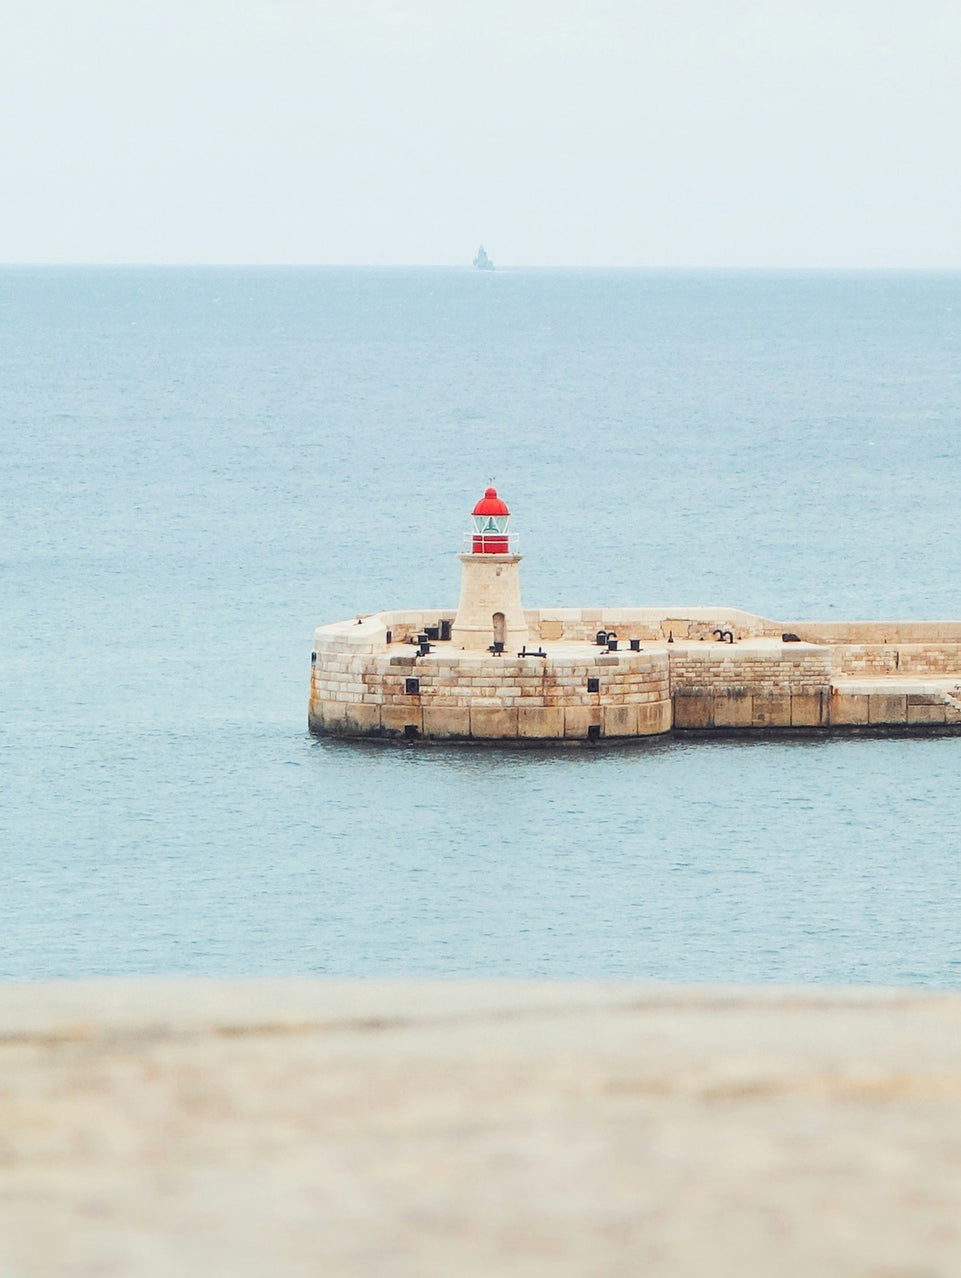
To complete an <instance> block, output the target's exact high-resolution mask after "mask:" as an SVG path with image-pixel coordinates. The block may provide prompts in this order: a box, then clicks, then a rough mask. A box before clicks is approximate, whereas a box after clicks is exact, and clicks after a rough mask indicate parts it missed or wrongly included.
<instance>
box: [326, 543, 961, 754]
mask: <svg viewBox="0 0 961 1278" xmlns="http://www.w3.org/2000/svg"><path fill="white" fill-rule="evenodd" d="M465 558H466V559H467V560H468V561H469V563H470V565H471V569H472V571H473V570H474V568H475V566H476V565H475V562H474V561H475V560H477V561H483V560H484V558H485V557H484V556H466V557H465ZM486 558H487V560H488V561H489V562H486V563H484V562H482V563H481V567H482V568H483V569H484V570H485V571H487V572H488V575H491V574H492V573H493V571H495V570H496V568H497V567H498V566H501V561H502V560H503V561H504V562H505V563H506V561H507V560H508V559H510V556H506V555H505V556H493V555H492V556H487V557H486ZM510 566H512V567H513V566H516V565H515V564H513V561H512V565H510ZM477 571H480V569H477ZM477 593H478V592H477V591H476V590H475V591H474V594H477ZM514 593H516V592H514ZM511 598H513V595H511ZM506 607H507V605H506V604H505V608H506ZM511 607H513V605H511ZM462 611H463V609H462ZM481 611H483V610H481ZM508 612H509V613H510V615H509V616H508V614H507V613H505V614H503V615H504V617H505V626H506V627H507V628H506V629H505V632H504V633H505V634H507V635H508V636H510V637H512V638H513V639H514V640H516V643H519V644H520V646H519V647H518V646H516V643H515V644H513V645H507V646H505V650H504V651H503V652H502V653H500V652H493V651H487V650H486V649H481V648H479V647H478V644H479V640H478V639H477V635H478V634H480V630H479V629H478V628H477V627H475V629H474V630H470V632H469V636H468V637H469V640H470V642H468V641H467V640H466V639H465V638H464V635H465V634H467V631H463V633H461V632H459V631H458V629H457V627H456V626H455V625H454V617H455V614H454V612H453V610H446V611H445V610H443V609H440V610H425V611H420V612H384V613H377V614H374V615H371V616H364V617H359V618H354V619H351V620H350V621H346V622H341V623H335V624H334V625H329V626H322V627H320V629H318V630H317V632H316V634H315V638H314V651H313V654H312V678H311V690H310V707H309V714H308V721H309V725H310V729H311V731H313V732H315V733H317V734H320V735H334V736H369V737H383V738H403V739H414V738H426V739H436V740H454V741H457V740H461V741H492V740H509V741H538V740H540V741H555V742H557V741H584V740H587V741H599V740H604V739H614V740H617V739H630V738H638V737H649V736H657V735H662V734H664V733H667V732H670V731H671V730H672V729H673V730H677V731H685V732H732V731H755V730H759V731H776V730H783V729H787V730H792V731H801V732H810V731H819V730H820V731H827V730H837V729H848V730H852V731H896V730H900V731H905V732H924V731H932V730H937V731H961V622H938V621H933V622H825V623H820V622H775V621H772V620H770V619H768V618H764V617H761V616H757V615H755V614H752V613H746V612H742V611H740V610H738V609H731V608H700V609H680V608H673V609H650V608H647V609H645V608H619V609H610V608H608V609H554V610H540V611H537V610H533V611H527V612H525V613H524V614H523V624H522V622H521V619H520V618H519V617H518V616H516V615H515V612H516V609H515V611H514V612H510V609H509V608H508ZM471 615H472V614H471ZM508 622H509V623H510V624H509V625H508V624H507V623H508ZM479 625H480V623H479V622H478V627H479ZM441 634H445V635H448V636H449V638H448V639H442V638H440V637H439V636H440V635H441ZM518 635H522V636H523V640H522V641H521V640H517V636H518Z"/></svg>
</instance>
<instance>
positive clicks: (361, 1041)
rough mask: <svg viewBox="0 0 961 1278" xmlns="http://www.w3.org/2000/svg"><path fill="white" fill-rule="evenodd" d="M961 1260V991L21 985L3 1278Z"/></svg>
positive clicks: (823, 1266)
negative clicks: (939, 993)
mask: <svg viewBox="0 0 961 1278" xmlns="http://www.w3.org/2000/svg"><path fill="white" fill-rule="evenodd" d="M540 1274H550V1275H565V1276H566V1275H591V1276H595V1275H603V1276H605V1278H606V1276H608V1275H610V1278H615V1276H616V1278H624V1276H633V1275H639V1276H640V1275H643V1276H644V1278H649V1276H657V1275H685V1276H686V1275H692V1276H693V1275H697V1276H698V1278H706V1276H714V1275H724V1276H726V1275H731V1276H732V1278H734V1276H735V1275H737V1278H745V1276H748V1275H759V1276H760V1275H764V1276H765V1278H791V1276H793V1275H799V1276H800V1275H804V1276H805V1278H810V1276H817V1278H830V1276H832V1275H842V1274H843V1275H858V1276H861V1275H864V1276H865V1278H866V1276H868V1275H870V1276H871V1278H932V1276H934V1275H939V1276H940V1275H944V1278H949V1276H950V1278H956V1276H957V1275H959V1274H961V996H957V995H953V994H951V995H938V994H930V993H921V992H916V991H909V990H905V991H890V990H866V989H853V990H841V991H824V990H813V989H808V988H805V989H780V988H773V987H739V988H730V989H721V988H711V987H706V986H684V987H681V986H644V985H633V984H603V985H601V984H546V983H545V984H535V983H523V984H517V983H490V982H482V983H481V982H479V983H468V982H408V981H404V982H396V983H386V982H358V981H349V982H348V981H312V980H311V981H308V980H303V981H301V980H278V981H243V982H216V981H90V982H62V983H54V984H36V985H6V986H0V1278H20V1276H21V1275H24V1276H29V1278H34V1276H40V1275H42V1276H43V1278H48V1276H51V1278H53V1276H56V1275H71V1276H73V1275H78V1276H79V1275H84V1276H85V1278H86V1276H87V1275H90V1276H91V1278H93V1276H94V1275H96V1276H97V1278H107V1276H112V1275H123V1276H125V1278H126V1276H127V1275H133V1276H135V1278H141V1276H145V1275H150V1276H151V1278H153V1276H154V1275H157V1276H158V1278H160V1276H161V1275H162V1276H163V1278H172V1276H177V1275H191V1276H192V1275H203V1276H204V1278H220V1276H221V1275H222V1276H223V1278H227V1276H228V1275H229V1276H230V1278H254V1276H255V1275H256V1276H257V1278H274V1276H279V1278H285V1276H286V1275H311V1276H314V1275H319V1276H322V1278H327V1276H332V1278H336V1276H338V1275H359V1276H363V1278H367V1275H371V1276H374V1275H376V1276H377V1278H394V1276H400V1275H404V1276H405V1278H406V1276H407V1275H410V1276H411V1278H414V1276H416V1278H421V1276H424V1278H427V1276H429V1278H433V1276H434V1275H437V1276H438V1278H439V1276H441V1275H443V1276H444V1278H448V1276H451V1278H457V1276H459V1275H468V1276H470V1278H473V1276H474V1275H497V1276H500V1275H508V1276H513V1275H540Z"/></svg>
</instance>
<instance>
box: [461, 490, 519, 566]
mask: <svg viewBox="0 0 961 1278" xmlns="http://www.w3.org/2000/svg"><path fill="white" fill-rule="evenodd" d="M471 521H472V523H473V525H474V535H473V539H472V542H471V550H472V553H473V554H475V555H506V554H507V553H508V551H509V550H510V540H509V538H508V535H507V528H508V525H509V524H510V521H511V512H510V511H509V510H508V509H507V506H506V505H505V504H504V502H502V501H501V499H500V498H499V497H498V495H497V489H496V488H488V489H487V491H486V492H485V493H484V496H483V497H482V498H481V499H480V501H479V502H478V503H477V505H476V506H475V507H474V510H473V512H472V514H471Z"/></svg>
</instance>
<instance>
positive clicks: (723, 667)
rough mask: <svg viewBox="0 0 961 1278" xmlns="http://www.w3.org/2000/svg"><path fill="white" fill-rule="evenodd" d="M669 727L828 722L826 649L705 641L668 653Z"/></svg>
mask: <svg viewBox="0 0 961 1278" xmlns="http://www.w3.org/2000/svg"><path fill="white" fill-rule="evenodd" d="M670 662H671V692H672V696H673V700H674V726H675V727H677V728H682V729H716V728H791V727H805V728H810V727H822V726H826V725H827V723H828V722H829V708H830V692H831V653H830V649H827V648H811V647H807V646H803V647H798V646H796V645H793V644H791V645H784V646H783V647H776V648H775V647H771V648H766V649H763V650H762V651H760V652H759V651H757V650H756V649H754V650H751V649H739V648H737V647H736V646H735V645H721V644H711V645H710V646H709V647H705V648H704V649H703V650H702V649H700V648H689V647H684V648H680V649H678V650H677V651H676V652H672V654H671V657H670Z"/></svg>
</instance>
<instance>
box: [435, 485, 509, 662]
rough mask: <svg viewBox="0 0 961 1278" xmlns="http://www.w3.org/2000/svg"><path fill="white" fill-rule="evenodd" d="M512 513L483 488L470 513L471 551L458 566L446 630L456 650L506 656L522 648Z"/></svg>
mask: <svg viewBox="0 0 961 1278" xmlns="http://www.w3.org/2000/svg"><path fill="white" fill-rule="evenodd" d="M510 517H511V512H510V511H509V510H508V508H507V506H506V504H505V503H504V502H503V501H502V500H501V498H500V497H498V495H497V489H496V488H488V489H487V491H486V492H485V493H484V496H483V497H482V498H481V499H480V501H479V502H478V503H477V505H476V506H475V507H474V509H473V511H472V512H471V532H470V552H469V553H468V554H463V555H459V556H458V558H459V559H460V561H461V565H462V568H461V586H460V603H459V604H458V605H457V616H456V617H455V618H454V625H453V628H452V630H451V640H452V642H453V644H454V646H455V647H458V648H465V649H485V648H489V649H490V650H491V651H492V652H495V653H499V652H509V651H510V650H511V649H516V648H521V647H523V646H524V645H525V644H526V643H527V622H526V621H525V619H524V606H523V604H522V603H521V587H520V578H519V575H518V565H519V564H520V562H521V556H520V555H515V554H512V553H511V539H510V533H509V531H508V529H509V526H510Z"/></svg>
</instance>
